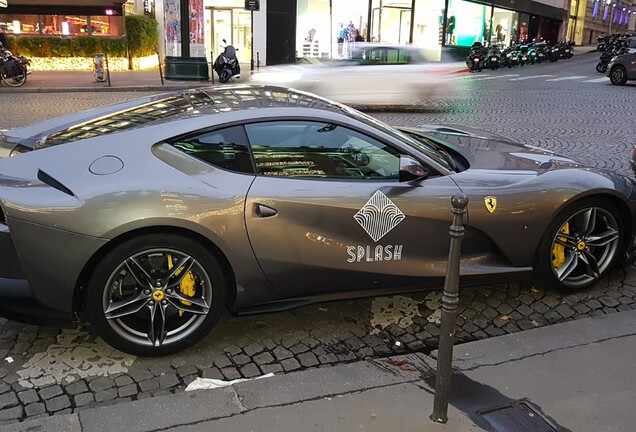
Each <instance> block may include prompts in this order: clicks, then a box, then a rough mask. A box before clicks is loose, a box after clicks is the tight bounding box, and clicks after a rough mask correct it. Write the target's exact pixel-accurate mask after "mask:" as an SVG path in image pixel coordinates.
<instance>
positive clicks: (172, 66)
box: [164, 56, 210, 81]
mask: <svg viewBox="0 0 636 432" xmlns="http://www.w3.org/2000/svg"><path fill="white" fill-rule="evenodd" d="M164 71H165V72H164V74H165V78H166V79H168V80H184V81H208V80H209V79H210V74H209V70H208V60H207V59H206V58H205V57H171V56H166V60H165V63H164Z"/></svg>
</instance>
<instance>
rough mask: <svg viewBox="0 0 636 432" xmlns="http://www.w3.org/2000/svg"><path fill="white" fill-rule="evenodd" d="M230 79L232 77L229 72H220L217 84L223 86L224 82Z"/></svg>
mask: <svg viewBox="0 0 636 432" xmlns="http://www.w3.org/2000/svg"><path fill="white" fill-rule="evenodd" d="M231 77H232V74H231V73H230V71H228V70H222V71H221V73H220V74H219V82H221V83H223V84H225V83H226V82H228V81H229V80H230V78H231Z"/></svg>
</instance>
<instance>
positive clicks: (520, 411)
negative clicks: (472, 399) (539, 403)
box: [481, 402, 556, 432]
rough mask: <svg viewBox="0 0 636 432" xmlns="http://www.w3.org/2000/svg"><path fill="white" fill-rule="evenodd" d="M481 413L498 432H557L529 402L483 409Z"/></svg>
mask: <svg viewBox="0 0 636 432" xmlns="http://www.w3.org/2000/svg"><path fill="white" fill-rule="evenodd" d="M481 415H482V417H483V418H485V419H486V421H487V422H488V423H490V425H491V426H492V427H493V429H494V430H495V431H497V432H556V429H555V428H554V427H552V426H551V425H550V424H549V423H548V421H547V420H545V419H544V418H543V416H541V414H539V413H538V412H537V411H536V410H534V409H532V407H531V406H530V404H528V402H515V403H513V404H511V405H507V406H504V407H501V408H495V409H492V410H487V411H482V412H481Z"/></svg>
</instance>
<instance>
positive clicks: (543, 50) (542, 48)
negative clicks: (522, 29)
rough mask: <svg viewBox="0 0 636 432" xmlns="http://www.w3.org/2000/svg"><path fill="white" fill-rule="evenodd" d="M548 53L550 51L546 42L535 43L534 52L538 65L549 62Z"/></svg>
mask: <svg viewBox="0 0 636 432" xmlns="http://www.w3.org/2000/svg"><path fill="white" fill-rule="evenodd" d="M547 51H548V44H546V43H545V42H543V41H541V42H535V43H534V52H535V54H536V57H537V58H536V62H537V63H542V62H544V61H545V60H547V58H546V57H547Z"/></svg>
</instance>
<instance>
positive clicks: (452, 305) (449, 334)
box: [431, 193, 468, 423]
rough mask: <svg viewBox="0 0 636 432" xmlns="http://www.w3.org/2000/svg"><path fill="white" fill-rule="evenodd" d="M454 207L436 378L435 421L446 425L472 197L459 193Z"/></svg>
mask: <svg viewBox="0 0 636 432" xmlns="http://www.w3.org/2000/svg"><path fill="white" fill-rule="evenodd" d="M451 204H452V205H453V223H452V225H451V226H450V230H449V231H450V237H451V241H450V250H449V251H448V264H447V267H446V279H445V280H444V294H443V295H442V323H441V326H440V336H439V348H438V350H437V375H436V376H435V398H434V400H433V414H432V415H431V420H433V421H434V422H437V423H446V421H447V420H448V415H447V412H448V393H449V390H450V379H451V372H452V363H453V344H454V342H455V341H454V339H455V338H454V336H455V321H456V320H457V304H458V303H459V255H460V251H461V237H462V236H463V235H464V222H463V219H464V214H465V213H466V206H467V205H468V197H467V196H466V195H465V194H463V193H456V194H455V195H453V198H452V199H451Z"/></svg>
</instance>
